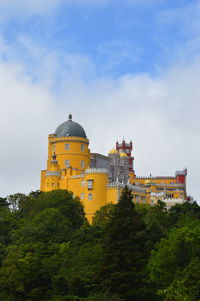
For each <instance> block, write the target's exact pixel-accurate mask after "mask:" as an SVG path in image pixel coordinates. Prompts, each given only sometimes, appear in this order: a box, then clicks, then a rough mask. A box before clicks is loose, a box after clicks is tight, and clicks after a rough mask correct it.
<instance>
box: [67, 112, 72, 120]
mask: <svg viewBox="0 0 200 301" xmlns="http://www.w3.org/2000/svg"><path fill="white" fill-rule="evenodd" d="M68 117H69V120H71V121H72V114H71V113H70V114H69V115H68Z"/></svg>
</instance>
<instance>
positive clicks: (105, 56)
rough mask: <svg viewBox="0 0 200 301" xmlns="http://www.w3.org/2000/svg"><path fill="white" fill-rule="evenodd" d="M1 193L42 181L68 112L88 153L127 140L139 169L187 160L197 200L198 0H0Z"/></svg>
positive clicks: (165, 169)
mask: <svg viewBox="0 0 200 301" xmlns="http://www.w3.org/2000/svg"><path fill="white" fill-rule="evenodd" d="M0 104H1V106H0V109H1V111H0V112H1V118H0V137H1V147H0V195H1V196H6V195H8V194H12V193H16V192H25V193H28V192H30V191H31V190H36V189H38V188H39V183H40V170H41V169H45V168H46V159H47V136H48V134H50V133H53V132H54V131H55V129H56V127H57V126H58V125H59V124H60V123H61V122H63V121H65V120H66V119H67V115H68V114H69V113H70V112H71V113H72V114H73V120H75V121H77V122H79V123H80V124H81V125H82V126H83V127H84V129H85V131H86V133H87V136H88V138H89V139H90V148H91V150H92V151H94V152H100V153H103V154H107V152H108V151H109V150H110V149H111V148H112V147H113V146H114V145H115V141H116V139H118V140H119V141H120V140H121V139H123V137H124V138H125V139H126V140H127V141H129V140H130V139H132V140H133V144H134V156H135V170H136V174H137V175H138V176H141V175H149V174H150V173H151V174H152V175H155V176H156V175H160V176H161V175H174V173H175V171H176V170H181V169H183V168H185V167H187V168H188V179H187V189H188V193H189V194H191V195H192V196H194V198H195V199H196V200H200V189H199V170H200V163H199V162H200V160H199V154H200V1H199V0H176V1H174V0H123V1H121V0H29V1H27V0H0Z"/></svg>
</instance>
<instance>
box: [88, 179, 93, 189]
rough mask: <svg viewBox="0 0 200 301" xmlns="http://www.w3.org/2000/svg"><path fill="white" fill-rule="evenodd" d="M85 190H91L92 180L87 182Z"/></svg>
mask: <svg viewBox="0 0 200 301" xmlns="http://www.w3.org/2000/svg"><path fill="white" fill-rule="evenodd" d="M87 188H88V190H92V189H93V180H87Z"/></svg>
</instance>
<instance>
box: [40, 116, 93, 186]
mask: <svg viewBox="0 0 200 301" xmlns="http://www.w3.org/2000/svg"><path fill="white" fill-rule="evenodd" d="M88 146H89V140H88V139H87V136H86V134H85V131H84V129H83V128H82V126H81V125H80V124H78V123H76V122H74V121H72V115H71V114H70V115H69V119H68V120H67V121H65V122H63V123H62V124H60V125H59V126H58V127H57V129H56V131H55V133H54V134H50V135H49V137H48V159H47V170H43V171H42V172H41V190H42V191H49V190H53V189H59V188H60V189H68V188H69V187H68V186H69V183H68V178H69V176H73V175H80V174H83V173H84V171H85V169H87V168H89V166H90V150H89V148H88Z"/></svg>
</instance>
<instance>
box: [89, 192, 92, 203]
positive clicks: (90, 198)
mask: <svg viewBox="0 0 200 301" xmlns="http://www.w3.org/2000/svg"><path fill="white" fill-rule="evenodd" d="M88 200H89V201H91V200H92V193H89V194H88Z"/></svg>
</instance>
